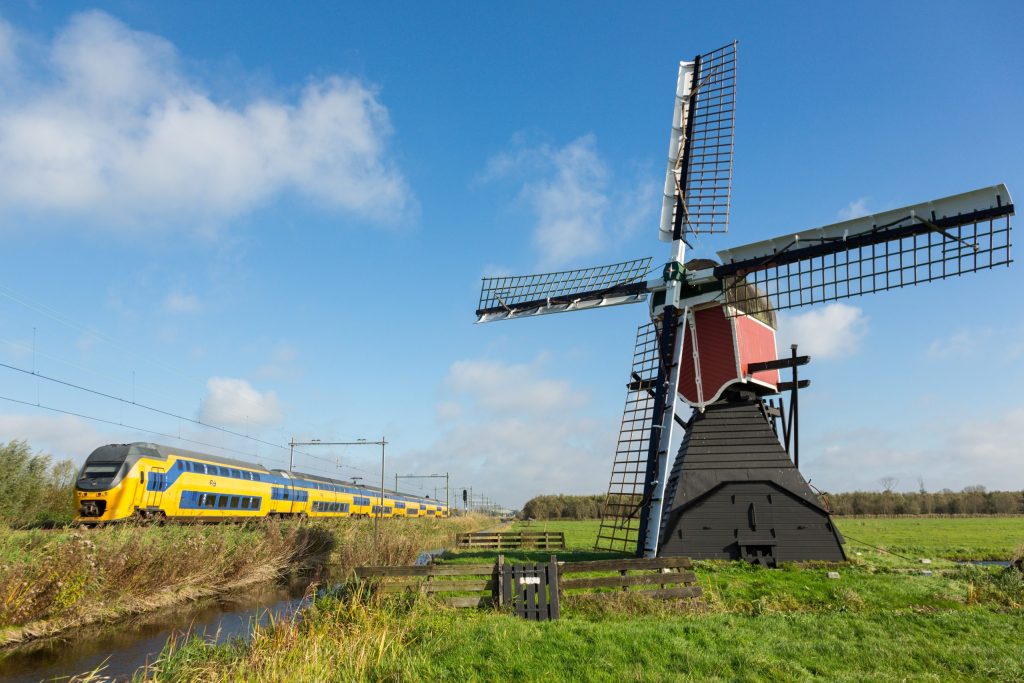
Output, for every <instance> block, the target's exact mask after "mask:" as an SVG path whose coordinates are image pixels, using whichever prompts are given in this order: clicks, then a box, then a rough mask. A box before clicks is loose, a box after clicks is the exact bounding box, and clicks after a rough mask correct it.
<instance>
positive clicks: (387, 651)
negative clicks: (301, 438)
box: [148, 517, 1024, 682]
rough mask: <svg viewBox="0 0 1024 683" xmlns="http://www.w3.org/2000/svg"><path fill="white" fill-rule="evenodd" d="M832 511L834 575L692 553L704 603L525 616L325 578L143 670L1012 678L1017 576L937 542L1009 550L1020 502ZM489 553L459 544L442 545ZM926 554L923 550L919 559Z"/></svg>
mask: <svg viewBox="0 0 1024 683" xmlns="http://www.w3.org/2000/svg"><path fill="white" fill-rule="evenodd" d="M912 523H914V524H917V523H920V524H921V525H922V526H920V527H916V526H914V525H913V524H912ZM840 526H841V527H842V528H846V529H848V531H849V533H851V534H853V535H854V536H856V537H857V538H858V539H860V540H861V541H862V543H861V544H860V545H858V544H857V543H855V542H853V541H850V543H849V545H848V546H847V549H848V552H849V554H850V556H851V562H850V563H848V564H844V565H840V566H839V567H838V571H839V574H840V578H839V579H838V580H836V579H829V578H828V577H827V572H828V571H829V570H832V569H836V567H835V566H820V565H815V564H814V563H809V564H805V565H802V566H793V565H786V566H784V567H783V568H781V569H779V570H766V569H763V568H760V567H752V566H749V565H745V564H739V563H730V562H698V563H696V564H697V567H696V572H697V575H698V580H699V582H700V583H701V585H702V586H703V587H704V589H705V594H706V598H707V603H708V609H707V611H706V612H703V613H697V614H695V613H687V612H681V611H679V609H678V608H676V607H674V606H673V605H671V604H664V603H659V602H655V601H651V600H628V601H627V600H623V601H613V602H611V603H599V604H593V603H589V604H578V605H572V604H571V601H570V602H568V603H563V611H562V616H563V618H562V619H561V620H560V621H557V622H551V623H542V624H536V623H530V622H525V621H523V620H520V619H516V618H514V617H511V616H508V615H505V614H500V613H496V612H490V611H473V610H458V611H456V610H450V609H437V608H436V607H434V606H432V605H430V604H428V603H426V602H425V601H424V600H417V599H413V598H411V597H410V598H409V599H406V598H401V597H399V598H394V599H389V600H380V599H375V598H367V597H365V596H362V597H360V596H352V595H346V594H338V595H335V596H328V597H325V598H323V599H320V600H319V601H318V602H317V603H316V606H315V607H314V608H313V609H312V610H311V611H310V612H309V613H307V614H306V615H305V617H304V618H303V619H302V620H295V621H291V622H288V623H279V624H276V625H274V626H272V627H269V628H264V629H259V630H257V631H256V633H255V635H254V637H253V639H252V641H251V642H250V643H248V644H243V643H240V642H236V643H234V644H231V645H227V646H212V645H209V644H206V643H203V642H202V641H199V640H192V641H189V642H185V643H180V644H178V645H177V646H175V647H173V648H171V649H169V650H168V651H166V652H165V653H164V655H163V656H162V657H161V659H160V661H159V662H158V663H157V664H156V665H155V666H154V667H153V668H152V669H151V670H150V672H149V674H148V678H149V680H154V681H166V680H174V681H186V680H196V679H202V680H211V681H214V680H216V681H228V680H236V679H239V678H244V679H247V680H254V681H272V680H281V679H288V680H298V681H319V680H339V681H349V680H425V679H428V678H429V679H437V680H461V681H491V680H527V681H532V680H596V681H616V682H618V681H624V680H625V681H631V680H638V681H639V680H742V681H775V680H780V679H781V680H811V679H826V680H835V681H845V680H849V681H860V680H881V681H889V680H891V681H897V680H907V679H908V678H909V679H914V680H934V681H948V680H1021V678H1022V673H1021V672H1024V618H1022V616H1024V576H1021V575H1020V574H1019V573H1017V572H1015V571H1013V570H1009V569H1003V568H993V567H975V566H964V565H957V564H955V563H954V562H953V561H952V560H951V559H949V558H956V557H965V556H968V557H976V558H977V559H990V558H993V557H995V558H1005V559H1008V558H1009V557H1010V556H1011V555H1012V553H1013V548H1014V547H1015V546H1016V545H1021V544H1024V518H1022V517H1016V518H984V519H927V520H903V519H871V520H863V519H857V520H841V521H840ZM515 528H528V529H536V530H551V531H559V530H560V531H564V532H565V533H566V540H567V544H568V546H569V549H568V550H566V551H563V552H559V553H557V554H558V555H559V557H560V558H562V559H567V560H572V559H583V558H590V557H593V556H595V555H596V553H595V552H594V551H593V550H592V547H593V541H594V538H595V536H596V533H597V528H598V523H597V522H596V521H564V522H556V521H548V522H532V523H529V524H528V525H522V524H517V525H516V526H515ZM868 544H870V546H878V547H879V548H882V547H886V546H888V547H889V549H890V550H892V551H894V552H899V553H900V554H901V555H905V558H901V557H897V556H894V555H891V554H889V553H886V552H883V551H880V550H877V549H875V548H872V547H870V546H869V545H868ZM858 553H860V554H859V555H858ZM504 554H505V555H506V557H509V558H524V559H525V558H535V559H546V558H547V556H548V555H549V554H550V553H548V552H539V553H538V552H505V553H504ZM495 555H496V553H488V552H484V551H478V550H473V551H465V552H457V553H452V554H450V555H448V556H446V557H445V558H443V560H442V561H446V562H466V561H471V562H480V561H484V560H487V559H491V558H493V557H494V556H495ZM925 556H926V557H927V558H928V559H931V560H932V563H931V564H928V565H923V564H921V562H920V559H921V558H922V557H925ZM926 571H927V572H931V575H926V574H925V573H923V572H926ZM602 604H603V605H604V606H602Z"/></svg>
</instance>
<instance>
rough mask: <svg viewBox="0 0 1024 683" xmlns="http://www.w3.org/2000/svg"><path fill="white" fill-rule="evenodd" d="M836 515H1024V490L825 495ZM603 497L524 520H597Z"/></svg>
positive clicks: (556, 503)
mask: <svg viewBox="0 0 1024 683" xmlns="http://www.w3.org/2000/svg"><path fill="white" fill-rule="evenodd" d="M825 495H826V497H827V499H828V504H829V505H830V507H831V508H832V511H833V513H834V514H837V515H1013V514H1024V491H987V490H986V489H985V487H984V486H968V487H966V488H964V489H963V490H962V491H951V490H949V489H944V490H942V491H936V492H934V493H933V492H928V491H916V492H907V493H899V492H895V491H854V492H852V493H828V494H825ZM604 500H605V496H604V495H596V496H564V495H553V496H536V497H534V498H531V499H530V500H528V501H526V504H525V505H523V509H522V511H521V512H520V513H519V514H520V517H522V518H524V519H596V518H598V517H600V516H601V509H602V507H603V506H604Z"/></svg>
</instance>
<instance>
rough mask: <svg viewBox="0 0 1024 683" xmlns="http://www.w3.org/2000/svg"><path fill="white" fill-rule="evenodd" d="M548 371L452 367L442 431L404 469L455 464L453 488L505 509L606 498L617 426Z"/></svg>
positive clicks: (479, 363)
mask: <svg viewBox="0 0 1024 683" xmlns="http://www.w3.org/2000/svg"><path fill="white" fill-rule="evenodd" d="M543 366H544V359H543V357H542V358H539V359H537V360H536V361H534V362H532V363H529V364H513V363H504V362H500V361H491V360H461V361H457V362H455V363H453V364H452V366H451V368H450V369H449V372H448V375H447V377H446V379H445V381H444V383H443V385H442V396H441V399H440V400H439V402H438V406H437V415H438V420H439V421H441V422H442V423H443V424H444V427H445V431H444V432H443V434H442V436H441V438H439V439H438V440H437V442H436V443H435V444H433V445H432V446H431V447H430V448H429V449H427V450H426V451H424V452H422V453H412V454H409V456H407V458H406V459H405V460H404V462H405V463H407V465H408V466H409V467H413V468H415V467H417V466H420V464H421V463H422V464H423V466H429V464H430V463H431V462H436V461H437V460H438V459H439V458H441V459H443V460H445V461H446V462H450V463H451V464H452V476H453V477H454V478H453V480H452V483H453V485H456V486H461V485H463V483H464V482H465V483H474V484H475V485H476V487H477V488H476V493H484V494H486V495H489V496H490V497H491V498H492V499H495V500H497V501H498V502H500V503H502V504H504V505H511V506H518V505H521V504H522V503H523V502H525V501H526V500H527V499H528V498H530V497H531V496H534V495H537V494H540V493H599V492H603V491H604V490H605V489H606V488H607V486H608V473H609V471H610V469H611V462H612V457H613V455H614V448H615V431H616V428H617V427H618V424H617V421H616V420H615V419H610V420H609V419H604V418H601V417H597V416H594V415H591V414H589V413H588V411H587V406H588V396H587V394H586V392H584V391H582V390H580V389H579V388H577V387H574V386H573V385H572V384H571V383H570V382H568V381H566V380H562V379H556V378H552V377H548V376H546V375H545V374H544V372H543Z"/></svg>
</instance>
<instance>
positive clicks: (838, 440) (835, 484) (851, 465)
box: [801, 407, 1024, 491]
mask: <svg viewBox="0 0 1024 683" xmlns="http://www.w3.org/2000/svg"><path fill="white" fill-rule="evenodd" d="M911 431H914V432H915V433H916V434H917V435H919V436H922V437H923V438H922V439H918V438H916V437H915V439H914V443H913V444H910V443H907V442H906V437H905V436H903V435H902V432H901V433H900V434H897V433H893V432H888V431H885V430H878V429H857V430H851V431H847V432H841V433H833V434H826V435H824V436H822V437H820V438H816V439H813V440H808V441H807V442H806V443H802V445H803V446H804V448H802V449H801V451H802V453H808V454H811V453H814V452H815V450H818V449H820V452H821V456H820V457H816V458H815V457H813V456H812V457H811V458H808V464H807V465H806V467H805V468H804V469H805V475H806V474H810V475H811V476H813V477H814V478H815V479H816V480H817V481H818V482H819V485H820V486H821V487H823V488H827V489H828V490H832V491H853V490H856V489H862V490H864V489H867V490H872V489H876V488H878V480H879V478H880V477H883V476H892V477H895V478H896V479H898V480H899V481H900V482H901V488H904V489H909V488H916V486H917V480H918V477H921V478H922V479H924V482H925V485H926V487H927V488H928V489H929V490H938V489H942V488H950V489H953V490H956V491H959V490H960V489H962V488H963V487H964V486H968V485H974V484H981V485H984V486H987V487H988V488H990V489H998V490H1004V491H1005V490H1020V489H1022V488H1024V449H1022V448H1021V445H1020V435H1021V433H1022V432H1024V407H1014V408H1011V409H1010V410H1008V411H1006V412H1004V413H1002V414H999V415H996V416H995V417H993V418H992V419H990V420H968V419H964V420H960V421H951V420H944V421H940V422H936V423H934V424H928V425H924V426H923V427H922V428H920V429H917V430H911ZM802 441H803V440H802ZM801 460H803V458H801Z"/></svg>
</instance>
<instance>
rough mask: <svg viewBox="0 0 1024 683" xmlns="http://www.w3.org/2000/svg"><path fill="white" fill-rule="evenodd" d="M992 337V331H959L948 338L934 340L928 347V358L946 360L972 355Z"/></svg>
mask: <svg viewBox="0 0 1024 683" xmlns="http://www.w3.org/2000/svg"><path fill="white" fill-rule="evenodd" d="M990 336H991V330H967V329H962V330H957V331H956V332H954V333H953V334H951V335H950V336H948V337H943V338H941V339H936V340H934V341H933V342H932V343H931V344H929V345H928V351H927V353H928V357H929V358H932V359H936V360H937V359H944V358H954V357H967V356H970V355H972V354H973V353H974V352H975V351H976V350H977V348H978V345H979V344H980V343H981V342H982V341H984V340H985V339H987V338H988V337H990Z"/></svg>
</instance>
